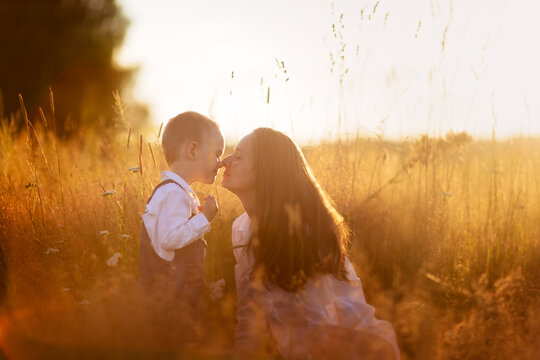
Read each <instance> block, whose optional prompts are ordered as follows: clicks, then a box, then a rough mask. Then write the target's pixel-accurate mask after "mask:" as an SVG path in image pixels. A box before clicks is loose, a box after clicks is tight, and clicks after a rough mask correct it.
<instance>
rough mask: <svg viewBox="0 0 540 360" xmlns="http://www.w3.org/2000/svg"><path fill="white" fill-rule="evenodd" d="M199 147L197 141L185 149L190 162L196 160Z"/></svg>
mask: <svg viewBox="0 0 540 360" xmlns="http://www.w3.org/2000/svg"><path fill="white" fill-rule="evenodd" d="M198 147H199V144H198V143H197V142H196V141H190V142H189V143H188V144H187V145H186V147H185V151H186V158H188V159H189V160H193V159H195V155H196V153H197V149H198Z"/></svg>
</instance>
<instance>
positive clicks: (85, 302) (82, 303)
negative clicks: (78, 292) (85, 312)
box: [79, 299, 90, 305]
mask: <svg viewBox="0 0 540 360" xmlns="http://www.w3.org/2000/svg"><path fill="white" fill-rule="evenodd" d="M88 304H90V301H89V300H86V299H84V300H83V301H81V302H80V303H79V305H88Z"/></svg>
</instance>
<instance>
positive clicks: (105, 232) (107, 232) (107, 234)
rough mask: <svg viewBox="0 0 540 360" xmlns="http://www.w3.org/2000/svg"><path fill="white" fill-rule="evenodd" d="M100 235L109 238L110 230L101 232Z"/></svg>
mask: <svg viewBox="0 0 540 360" xmlns="http://www.w3.org/2000/svg"><path fill="white" fill-rule="evenodd" d="M99 235H101V236H109V231H108V230H101V231H100V232H99Z"/></svg>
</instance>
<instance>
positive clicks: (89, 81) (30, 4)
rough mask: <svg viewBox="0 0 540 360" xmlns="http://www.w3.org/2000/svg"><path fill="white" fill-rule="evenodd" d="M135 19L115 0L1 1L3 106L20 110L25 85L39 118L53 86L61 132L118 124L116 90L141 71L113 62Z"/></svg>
mask: <svg viewBox="0 0 540 360" xmlns="http://www.w3.org/2000/svg"><path fill="white" fill-rule="evenodd" d="M127 24H128V22H127V20H126V19H125V18H124V17H123V15H122V14H121V12H120V9H119V7H118V6H117V5H116V3H115V1H114V0H2V1H0V44H2V45H1V50H0V52H1V53H2V55H1V56H0V103H2V102H3V104H0V112H3V113H4V114H9V113H12V112H15V111H17V110H18V109H19V101H18V99H17V94H18V93H21V94H23V96H24V99H25V103H26V106H27V108H28V111H29V115H30V117H31V119H32V118H34V117H35V116H36V115H37V110H38V107H39V106H41V107H42V108H43V109H44V110H45V109H47V110H49V106H48V105H49V101H48V89H49V87H50V86H51V87H52V88H53V90H54V92H55V94H56V95H57V98H58V99H61V100H60V101H58V102H57V104H56V109H55V111H56V125H57V130H58V133H59V134H60V135H69V134H70V133H71V132H72V131H73V130H75V129H77V128H80V127H83V126H85V125H86V126H88V125H90V126H95V125H99V126H109V125H111V122H112V118H113V115H114V111H113V106H112V105H113V96H112V95H111V92H112V91H113V90H115V89H122V88H123V87H124V86H125V85H126V83H127V81H129V79H130V78H131V75H132V73H133V69H121V68H119V67H117V66H116V65H114V63H113V53H114V50H115V49H116V48H117V47H118V46H119V45H120V44H121V43H122V41H123V39H124V35H125V31H126V28H127ZM49 111H50V110H49ZM19 120H21V119H20V118H19ZM22 125H24V123H23V122H22V121H19V123H18V126H19V128H20V127H21V126H22Z"/></svg>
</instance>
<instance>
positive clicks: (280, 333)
mask: <svg viewBox="0 0 540 360" xmlns="http://www.w3.org/2000/svg"><path fill="white" fill-rule="evenodd" d="M250 228H251V222H250V219H249V217H248V215H247V213H244V214H242V215H240V216H239V217H238V218H237V219H236V220H235V221H234V223H233V228H232V246H233V252H234V256H235V258H236V266H235V280H236V289H237V293H238V304H237V312H236V319H237V321H238V324H237V327H236V332H235V347H236V348H250V347H251V348H257V347H259V346H260V341H261V334H263V333H264V332H265V331H266V332H267V333H268V329H269V330H270V333H271V336H272V338H273V342H274V343H275V345H276V346H277V349H278V351H279V353H280V354H281V355H282V356H285V357H297V358H306V359H309V358H311V354H310V345H309V344H310V341H311V344H313V337H314V335H315V337H316V334H317V329H318V328H320V327H321V326H324V325H330V326H337V327H339V328H346V329H352V330H362V331H367V332H369V333H372V334H375V335H378V336H380V337H382V338H383V339H385V340H387V341H388V342H389V343H390V344H391V345H392V347H393V349H394V353H395V358H396V359H399V349H398V346H397V342H396V336H395V333H394V329H393V328H392V325H391V324H390V323H389V322H387V321H382V320H378V319H377V318H375V309H374V308H373V307H372V306H370V305H368V304H367V303H366V299H365V296H364V292H363V290H362V284H361V282H360V279H359V278H358V276H357V275H356V273H355V271H354V269H353V267H352V265H351V263H350V262H349V260H348V259H347V263H346V268H347V272H348V278H349V280H350V284H348V283H346V282H344V281H340V280H337V279H336V278H335V277H334V276H333V275H330V274H326V275H318V276H316V277H314V278H311V279H309V280H308V282H307V283H306V285H305V286H304V288H303V289H301V290H300V291H298V292H297V293H293V292H287V291H285V290H283V289H281V288H279V287H277V286H270V287H269V288H267V287H265V286H262V285H261V284H260V283H258V284H257V283H256V282H254V281H250V273H251V269H252V267H253V263H254V258H253V254H252V252H250V251H249V250H248V247H247V246H246V245H247V243H248V242H249V238H250V231H251V229H250Z"/></svg>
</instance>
